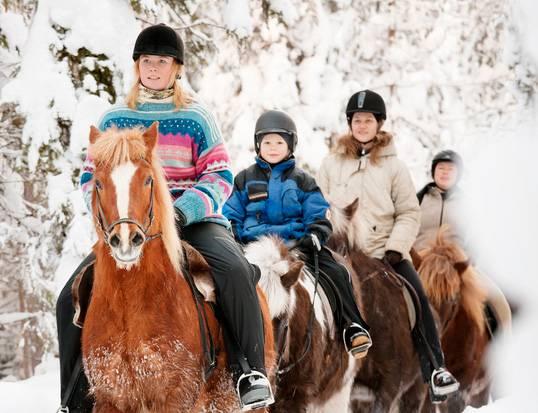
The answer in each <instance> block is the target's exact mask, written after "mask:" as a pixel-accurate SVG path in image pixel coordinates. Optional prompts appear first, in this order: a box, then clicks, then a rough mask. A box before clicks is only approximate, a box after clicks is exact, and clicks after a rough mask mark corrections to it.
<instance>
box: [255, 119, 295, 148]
mask: <svg viewBox="0 0 538 413" xmlns="http://www.w3.org/2000/svg"><path fill="white" fill-rule="evenodd" d="M268 133H278V134H279V135H281V136H282V138H284V140H285V141H286V143H287V144H288V148H289V149H290V152H292V153H293V152H294V151H295V147H296V146H297V127H296V126H295V122H294V121H293V119H292V118H291V117H290V116H289V115H288V114H287V113H284V112H281V111H279V110H269V111H267V112H265V113H263V114H262V115H261V116H260V117H259V118H258V120H257V121H256V127H255V128H254V149H255V150H256V153H259V152H260V142H261V140H262V138H263V137H264V135H267V134H268Z"/></svg>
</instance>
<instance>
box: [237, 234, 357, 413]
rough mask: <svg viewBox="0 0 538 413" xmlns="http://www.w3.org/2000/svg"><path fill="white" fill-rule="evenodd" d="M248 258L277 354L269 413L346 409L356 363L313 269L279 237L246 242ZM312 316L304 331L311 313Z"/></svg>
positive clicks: (299, 412) (311, 412) (327, 411)
mask: <svg viewBox="0 0 538 413" xmlns="http://www.w3.org/2000/svg"><path fill="white" fill-rule="evenodd" d="M245 255H246V257H247V259H248V260H249V261H250V262H252V263H254V264H257V265H258V266H259V267H260V270H261V278H260V286H261V287H262V289H263V291H264V292H265V294H266V296H267V300H268V302H269V310H270V313H271V318H272V319H273V326H274V329H275V337H276V345H277V347H278V348H277V352H278V357H279V363H278V372H277V378H276V380H277V385H276V392H275V405H274V406H273V407H272V408H271V411H272V412H282V413H289V412H293V413H306V412H309V413H314V412H316V413H334V412H347V411H348V406H349V397H350V391H351V386H352V384H353V378H354V376H355V373H356V371H357V368H358V365H359V362H358V361H356V360H355V359H354V358H353V357H351V356H350V355H349V354H348V353H347V352H346V350H345V348H344V344H343V341H342V337H341V335H340V334H339V330H338V328H337V327H335V325H334V318H333V314H332V310H331V307H330V305H329V303H328V301H327V299H326V297H325V295H324V294H323V292H322V291H321V285H320V284H318V286H317V293H316V295H315V300H314V308H313V309H314V312H313V313H311V310H312V300H313V299H314V291H315V281H314V277H313V274H309V273H308V272H309V270H307V269H306V267H303V262H302V261H300V259H299V257H298V255H297V254H296V253H295V252H293V253H290V251H289V250H288V248H287V247H286V246H285V245H284V243H283V242H282V240H281V239H279V238H276V237H262V238H260V239H259V240H258V241H256V242H252V243H250V244H248V245H247V247H246V249H245ZM311 314H313V319H312V322H311V328H310V338H308V335H309V331H308V330H309V323H310V317H311Z"/></svg>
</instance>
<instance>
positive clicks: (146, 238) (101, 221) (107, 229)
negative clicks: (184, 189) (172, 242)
mask: <svg viewBox="0 0 538 413" xmlns="http://www.w3.org/2000/svg"><path fill="white" fill-rule="evenodd" d="M95 194H96V195H97V220H98V222H99V226H100V227H101V230H102V231H103V234H104V236H105V237H104V238H105V243H106V244H107V245H108V246H109V247H110V232H111V231H112V230H113V229H114V227H115V226H116V225H119V224H133V225H135V226H136V227H137V228H138V229H139V230H140V231H141V232H142V233H143V234H144V241H143V243H145V242H147V241H151V240H153V239H155V238H158V237H160V236H161V233H160V232H158V233H156V234H153V235H148V230H149V228H150V227H151V224H152V223H153V179H151V189H150V194H149V210H148V219H149V223H148V225H147V226H146V227H145V228H144V227H143V226H142V225H141V224H140V223H139V222H138V221H136V220H134V219H132V218H120V219H118V220H116V221H114V222H112V223H111V224H110V225H109V224H108V223H107V220H106V218H105V214H104V212H103V206H102V204H101V196H100V195H99V188H98V187H97V185H95Z"/></svg>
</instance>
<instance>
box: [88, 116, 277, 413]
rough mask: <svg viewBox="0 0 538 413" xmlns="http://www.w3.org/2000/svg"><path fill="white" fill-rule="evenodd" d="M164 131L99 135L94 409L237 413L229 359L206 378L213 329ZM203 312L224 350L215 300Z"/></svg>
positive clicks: (91, 316)
mask: <svg viewBox="0 0 538 413" xmlns="http://www.w3.org/2000/svg"><path fill="white" fill-rule="evenodd" d="M157 128H158V124H157V123H156V122H155V123H153V124H152V125H151V127H150V128H149V129H148V130H147V131H145V132H144V131H143V130H141V129H122V130H118V129H115V128H111V129H108V130H107V131H105V132H102V133H100V132H99V131H98V130H97V129H96V128H94V127H92V128H91V132H90V143H91V145H90V148H89V153H90V156H91V157H92V159H93V160H94V162H95V173H94V191H93V194H92V210H93V211H95V214H94V224H95V227H96V230H97V235H98V241H97V243H96V244H95V246H94V253H95V256H96V262H95V271H94V274H95V276H94V284H93V291H92V299H91V302H90V304H89V307H88V311H87V314H86V319H85V325H84V329H83V332H82V354H83V361H84V369H85V372H86V375H87V377H88V380H89V383H90V392H91V393H92V395H93V397H94V398H95V407H94V412H97V413H118V412H129V413H135V412H155V413H157V412H158V413H166V412H205V411H207V412H235V411H238V409H239V403H238V401H237V397H236V395H235V391H234V389H233V384H232V380H231V377H230V374H229V373H228V371H227V368H226V367H227V364H226V355H225V354H224V352H219V354H218V356H217V365H216V368H215V369H214V371H213V374H212V375H210V376H209V378H207V380H206V379H205V376H204V360H205V358H204V351H203V346H202V344H201V341H202V334H204V333H205V332H201V331H200V329H199V328H198V323H197V319H198V311H197V304H196V302H195V299H194V297H193V293H192V291H191V289H190V287H189V284H188V282H187V279H186V278H185V276H184V273H183V268H184V267H183V264H184V251H183V247H182V244H181V243H180V240H179V237H178V234H177V232H176V226H175V220H174V212H173V206H172V200H171V197H170V193H169V191H168V188H167V184H166V181H165V178H164V173H163V169H162V167H161V166H160V163H159V160H158V158H157V156H156V154H155V152H154V148H155V146H156V142H157V137H158V130H157ZM206 266H207V264H206ZM258 297H259V299H260V304H261V307H262V311H263V316H264V322H265V326H266V328H265V340H266V343H267V351H266V365H267V367H268V370H269V371H271V370H272V366H273V363H274V354H273V351H272V347H273V345H272V343H273V336H272V329H271V324H270V323H271V320H270V318H269V313H268V307H267V304H266V301H265V298H264V296H263V293H261V291H260V290H259V289H258ZM201 306H203V307H204V308H205V312H206V314H207V326H208V329H209V331H210V332H211V336H212V337H213V338H214V340H215V344H216V348H217V349H222V348H223V342H222V332H221V331H220V327H219V325H218V323H217V320H216V318H215V316H214V314H213V311H212V310H211V309H210V308H209V305H208V303H206V302H204V303H201Z"/></svg>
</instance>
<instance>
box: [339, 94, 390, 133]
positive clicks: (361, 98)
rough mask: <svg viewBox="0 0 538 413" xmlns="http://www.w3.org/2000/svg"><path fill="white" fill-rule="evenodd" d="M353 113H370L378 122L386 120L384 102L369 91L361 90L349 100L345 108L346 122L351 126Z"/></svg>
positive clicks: (377, 95) (379, 96)
mask: <svg viewBox="0 0 538 413" xmlns="http://www.w3.org/2000/svg"><path fill="white" fill-rule="evenodd" d="M355 112H370V113H373V114H374V116H375V118H376V119H377V120H378V121H379V120H381V119H382V120H385V119H387V109H386V108H385V101H384V100H383V98H382V97H381V95H379V94H377V93H375V92H372V91H371V90H368V89H366V90H361V91H359V92H357V93H355V94H354V95H353V96H351V97H350V98H349V101H348V102H347V107H346V117H347V122H348V123H349V124H351V118H352V117H353V114H354V113H355Z"/></svg>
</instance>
